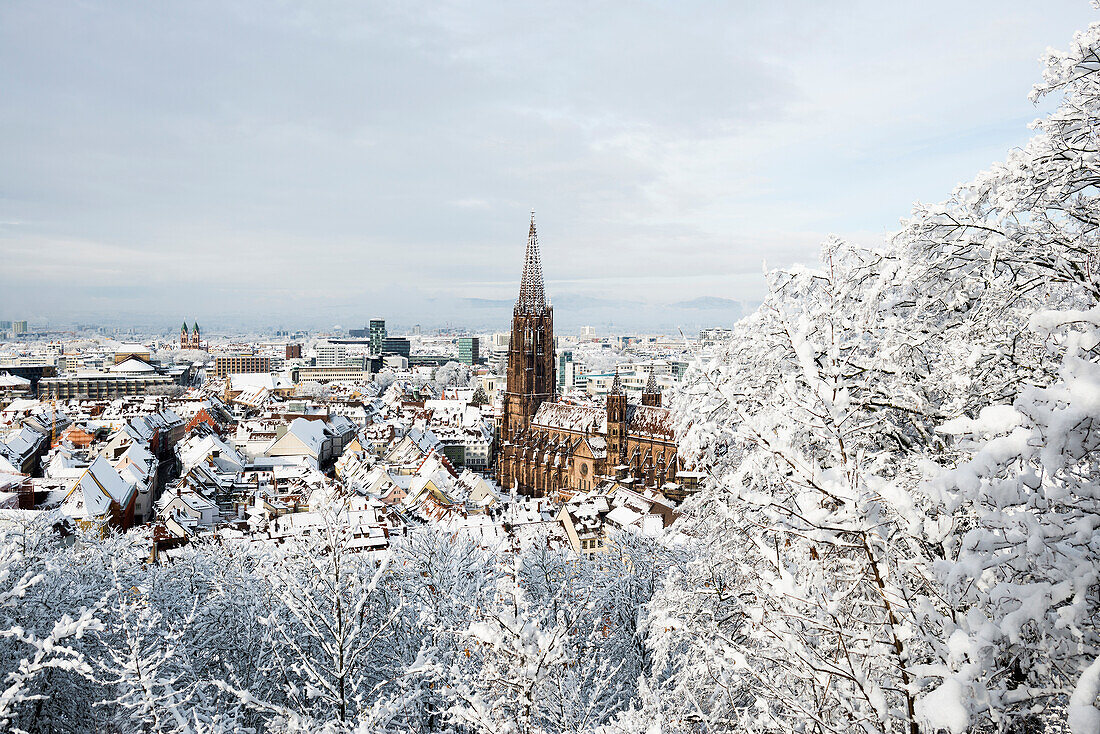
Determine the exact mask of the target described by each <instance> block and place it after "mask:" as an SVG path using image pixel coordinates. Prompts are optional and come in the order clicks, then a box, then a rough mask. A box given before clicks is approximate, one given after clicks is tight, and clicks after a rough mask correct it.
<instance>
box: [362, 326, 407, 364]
mask: <svg viewBox="0 0 1100 734" xmlns="http://www.w3.org/2000/svg"><path fill="white" fill-rule="evenodd" d="M385 338H386V320H385V319H371V320H370V351H371V354H383V351H382V341H383V340H384V339H385ZM405 356H406V357H407V356H409V353H408V352H405Z"/></svg>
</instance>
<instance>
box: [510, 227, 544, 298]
mask: <svg viewBox="0 0 1100 734" xmlns="http://www.w3.org/2000/svg"><path fill="white" fill-rule="evenodd" d="M515 310H516V313H534V314H538V313H543V312H544V311H546V289H545V288H544V286H543V283H542V263H541V262H539V238H538V235H537V234H536V233H535V213H534V212H531V229H530V231H529V232H528V233H527V256H526V257H525V258H524V261H523V278H522V279H521V280H520V284H519V298H517V299H516V308H515Z"/></svg>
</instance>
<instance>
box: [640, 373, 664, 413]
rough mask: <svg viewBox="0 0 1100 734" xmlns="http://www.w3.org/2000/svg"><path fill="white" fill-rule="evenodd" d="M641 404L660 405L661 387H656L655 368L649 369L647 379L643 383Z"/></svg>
mask: <svg viewBox="0 0 1100 734" xmlns="http://www.w3.org/2000/svg"><path fill="white" fill-rule="evenodd" d="M642 405H652V406H654V407H657V408H659V407H661V388H659V387H657V372H656V370H652V369H651V370H650V371H649V379H648V380H647V381H646V383H645V390H642Z"/></svg>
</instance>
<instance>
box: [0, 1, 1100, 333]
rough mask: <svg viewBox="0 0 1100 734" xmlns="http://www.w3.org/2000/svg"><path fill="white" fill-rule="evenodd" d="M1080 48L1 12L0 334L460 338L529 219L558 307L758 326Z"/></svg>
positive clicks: (616, 25) (995, 134)
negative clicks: (745, 304)
mask: <svg viewBox="0 0 1100 734" xmlns="http://www.w3.org/2000/svg"><path fill="white" fill-rule="evenodd" d="M945 19H947V22H945ZM1092 19H1093V17H1092V14H1091V13H1090V11H1089V9H1088V7H1087V5H1085V4H1083V3H1080V2H1079V0H1057V1H1054V0H1052V1H1051V2H1047V3H1043V4H1041V5H1036V4H1033V3H1025V2H1022V1H1021V2H1011V3H1006V2H994V1H993V0H976V1H975V2H972V3H965V4H959V3H948V2H946V0H936V1H935V2H932V3H925V4H923V5H920V6H898V5H897V4H889V3H873V2H866V1H860V2H855V3H850V4H846V5H844V6H843V7H840V6H837V5H835V4H821V3H810V2H800V3H776V4H770V5H769V4H758V5H756V6H743V4H742V5H741V6H739V4H728V5H721V4H718V5H702V4H695V3H680V4H641V5H639V4H628V3H586V2H579V1H578V2H565V3H556V4H554V5H551V6H536V5H531V4H525V3H508V2H490V3H484V2H462V1H458V0H455V1H451V2H444V3H428V2H407V3H367V4H364V3H360V2H351V1H350V0H349V1H348V2H336V3H326V4H324V5H313V4H309V5H304V4H303V5H296V4H292V3H288V4H279V5H275V6H272V5H271V4H269V3H262V2H259V1H258V0H252V1H247V2H242V3H232V4H225V3H220V2H214V1H213V0H208V1H207V0H199V1H197V2H186V3H185V2H176V3H145V4H137V5H133V4H131V5H95V4H79V3H73V4H52V3H8V4H4V5H3V6H0V88H2V89H4V94H3V95H0V130H2V131H3V134H4V139H5V144H4V145H3V146H0V222H2V223H0V262H3V267H2V268H0V284H2V285H4V286H5V287H4V288H3V289H0V290H2V292H0V311H2V312H3V313H4V314H9V313H10V314H18V313H27V312H29V313H33V314H36V315H39V316H41V317H42V318H62V317H65V318H70V317H71V314H73V313H79V314H83V315H86V316H88V317H89V318H90V317H94V318H113V319H116V320H117V321H121V322H126V321H127V320H129V319H135V318H137V317H138V316H139V315H141V316H143V317H144V316H146V315H149V314H154V313H165V314H178V313H179V312H181V311H184V310H187V309H192V308H195V304H196V303H202V304H208V305H204V308H209V311H210V315H203V314H196V316H199V317H201V318H203V319H204V320H205V322H206V323H214V321H213V320H212V318H211V316H213V317H215V318H216V317H217V315H218V314H219V313H223V314H225V319H226V320H227V321H229V320H230V319H240V320H241V321H242V322H247V323H252V324H269V323H272V322H273V321H275V320H282V321H283V322H290V323H297V324H300V325H303V326H308V325H325V324H331V323H333V319H339V321H340V323H351V322H353V320H354V319H355V318H357V317H359V318H366V317H367V316H369V315H371V314H375V313H384V314H402V315H403V316H402V318H406V317H407V318H408V319H411V320H415V321H420V322H423V323H424V324H425V325H428V324H432V323H440V322H442V321H446V320H454V319H464V318H470V319H475V318H487V317H488V311H489V310H490V309H487V308H485V307H484V306H480V305H475V304H476V303H477V300H476V299H488V300H490V301H493V300H499V301H502V302H504V301H507V302H510V299H511V298H513V297H514V290H515V287H516V283H517V282H518V278H519V272H520V268H521V265H522V257H523V246H524V238H525V235H526V221H527V216H528V215H527V212H528V211H529V210H530V209H532V208H534V209H536V210H537V211H538V220H539V227H540V233H541V235H542V243H543V250H544V264H545V269H546V276H547V279H548V282H549V284H550V288H551V296H552V298H554V299H555V302H558V303H562V304H563V307H564V305H565V304H568V303H569V300H568V299H569V298H573V297H576V298H582V297H583V298H604V299H607V300H609V301H613V302H616V303H617V302H626V301H631V302H634V303H645V304H650V305H653V306H654V307H655V308H656V307H659V306H661V305H662V304H665V305H667V304H670V303H675V302H682V301H688V300H691V299H693V298H700V297H712V298H726V299H730V300H735V301H744V300H752V299H758V298H759V297H760V295H761V294H762V292H763V287H764V286H763V279H762V278H761V276H760V272H761V269H762V268H761V263H762V261H763V260H765V259H766V260H767V262H768V264H769V265H771V266H781V265H786V264H790V263H793V262H798V261H808V260H810V261H812V260H814V259H815V258H816V251H817V247H818V244H819V243H820V242H821V241H822V240H823V239H824V237H825V236H826V235H828V234H830V233H841V234H844V233H849V234H852V233H855V235H854V236H858V237H860V238H865V239H867V240H869V241H874V240H876V239H881V237H882V235H883V234H884V233H885V232H887V231H888V230H889V229H891V228H892V227H894V226H896V222H897V220H898V218H899V217H901V216H904V215H905V214H906V213H907V211H908V209H909V207H910V205H911V204H912V202H913V201H914V200H916V199H936V198H941V197H943V196H945V195H946V194H947V193H948V192H949V190H950V188H951V186H952V185H953V184H954V183H956V182H957V181H959V180H962V179H965V178H967V177H969V176H971V175H973V174H974V173H975V172H976V171H977V170H978V169H979V168H981V167H983V166H985V165H987V164H988V163H989V162H991V161H993V160H995V159H997V158H999V157H1001V156H1002V155H1003V153H1004V151H1005V150H1006V149H1007V148H1008V147H1010V146H1012V145H1019V144H1021V143H1022V142H1023V141H1024V140H1026V138H1027V136H1028V134H1029V133H1028V131H1027V130H1026V129H1025V127H1024V123H1025V122H1026V121H1027V120H1029V119H1031V118H1032V117H1034V116H1035V115H1037V114H1038V113H1039V112H1040V111H1041V110H1036V109H1035V108H1033V107H1031V106H1030V105H1029V103H1028V102H1027V100H1026V92H1027V90H1028V88H1029V87H1030V85H1031V84H1032V83H1033V82H1034V80H1035V79H1036V78H1037V77H1038V67H1037V65H1036V63H1035V59H1036V57H1037V56H1038V55H1039V54H1040V53H1041V52H1042V51H1043V49H1044V48H1045V47H1046V46H1048V45H1055V46H1059V45H1061V46H1064V45H1065V44H1066V43H1067V42H1068V40H1069V38H1070V35H1071V33H1072V31H1073V30H1074V29H1075V28H1078V27H1081V26H1083V25H1084V24H1086V23H1087V22H1089V21H1090V20H1092ZM861 241H862V240H861ZM135 284H147V285H150V286H154V287H155V290H154V291H153V292H152V293H151V296H153V298H152V301H153V302H151V303H148V304H144V305H143V304H142V303H141V299H142V296H141V295H140V294H139V292H138V291H125V290H124V289H125V288H132V287H136V286H135ZM142 287H144V285H143V286H142ZM94 289H98V290H94ZM104 289H106V290H104ZM111 293H117V294H119V295H118V296H117V299H115V300H112V299H113V298H114V297H113V296H112V295H111ZM125 293H130V295H124V294H125ZM563 299H564V300H563ZM90 304H91V305H94V308H91V307H90ZM603 305H604V306H607V308H609V309H612V308H613V306H612V305H611V304H603ZM573 306H574V307H576V308H582V304H581V302H579V301H578V302H575V303H574V304H573ZM356 309H358V311H357V312H356ZM349 311H350V312H349ZM638 311H639V313H641V311H642V310H638ZM507 312H508V309H507V308H504V309H503V314H504V318H505V319H506V318H507ZM341 313H345V314H346V315H343V316H341ZM558 316H559V318H564V315H563V314H562V313H561V312H560V310H559V314H558ZM5 318H6V316H5ZM166 318H167V316H166ZM178 320H179V319H178V318H171V319H169V322H171V323H174V322H175V321H178Z"/></svg>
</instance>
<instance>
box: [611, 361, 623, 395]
mask: <svg viewBox="0 0 1100 734" xmlns="http://www.w3.org/2000/svg"><path fill="white" fill-rule="evenodd" d="M611 394H612V395H622V394H623V383H622V381H621V380H619V368H618V367H616V368H615V379H614V380H612V381H611Z"/></svg>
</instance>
